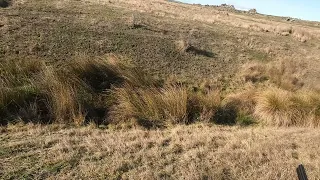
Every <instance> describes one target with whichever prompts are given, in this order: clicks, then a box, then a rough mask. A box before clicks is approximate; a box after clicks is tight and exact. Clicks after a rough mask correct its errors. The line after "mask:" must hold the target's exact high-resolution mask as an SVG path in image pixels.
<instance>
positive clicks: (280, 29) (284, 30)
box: [275, 25, 293, 36]
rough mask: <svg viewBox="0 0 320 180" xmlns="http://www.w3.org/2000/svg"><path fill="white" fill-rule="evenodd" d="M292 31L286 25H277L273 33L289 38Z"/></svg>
mask: <svg viewBox="0 0 320 180" xmlns="http://www.w3.org/2000/svg"><path fill="white" fill-rule="evenodd" d="M292 31H293V30H292V27H291V26H288V25H277V26H276V28H275V32H276V33H277V34H279V35H282V36H289V35H290V34H292Z"/></svg>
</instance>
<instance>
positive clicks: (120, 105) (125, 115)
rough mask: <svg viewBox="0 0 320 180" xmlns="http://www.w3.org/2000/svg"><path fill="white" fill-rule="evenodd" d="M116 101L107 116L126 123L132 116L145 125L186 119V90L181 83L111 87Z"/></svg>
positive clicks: (164, 124)
mask: <svg viewBox="0 0 320 180" xmlns="http://www.w3.org/2000/svg"><path fill="white" fill-rule="evenodd" d="M113 95H114V96H115V99H116V105H114V106H113V108H112V109H111V112H110V117H109V118H110V120H111V121H113V122H117V123H126V122H127V121H128V120H135V121H136V122H137V123H138V124H139V125H143V126H145V127H161V126H166V125H169V124H177V123H183V122H185V121H186V120H187V91H186V89H184V88H182V87H174V86H173V87H167V88H162V89H159V88H155V87H153V88H152V87H149V88H147V89H146V88H140V87H133V86H131V85H129V84H127V85H124V86H123V87H121V88H114V89H113Z"/></svg>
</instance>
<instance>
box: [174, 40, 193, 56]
mask: <svg viewBox="0 0 320 180" xmlns="http://www.w3.org/2000/svg"><path fill="white" fill-rule="evenodd" d="M175 45H176V50H177V51H178V52H180V53H184V52H186V51H187V50H188V49H189V48H190V47H191V44H190V42H189V41H187V40H182V39H181V40H177V41H175Z"/></svg>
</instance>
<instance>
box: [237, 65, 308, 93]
mask: <svg viewBox="0 0 320 180" xmlns="http://www.w3.org/2000/svg"><path fill="white" fill-rule="evenodd" d="M242 68H243V70H242V71H241V74H240V76H241V77H242V78H243V80H244V81H245V82H252V83H264V82H270V83H272V84H275V85H277V86H278V87H280V88H282V89H285V90H290V91H296V90H298V89H301V88H302V87H303V86H304V83H303V81H302V80H301V77H302V75H303V72H304V71H303V68H304V64H303V62H300V61H295V60H281V61H280V62H270V63H268V64H264V63H247V64H244V65H243V66H242Z"/></svg>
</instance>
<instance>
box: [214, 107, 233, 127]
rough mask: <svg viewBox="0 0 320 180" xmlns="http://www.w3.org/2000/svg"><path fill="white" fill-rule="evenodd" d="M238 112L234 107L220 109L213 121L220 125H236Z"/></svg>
mask: <svg viewBox="0 0 320 180" xmlns="http://www.w3.org/2000/svg"><path fill="white" fill-rule="evenodd" d="M237 115H238V112H237V110H236V108H234V107H220V108H219V109H218V111H217V112H216V113H215V115H214V117H213V120H214V122H215V123H216V124H219V125H235V124H236V123H237Z"/></svg>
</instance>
